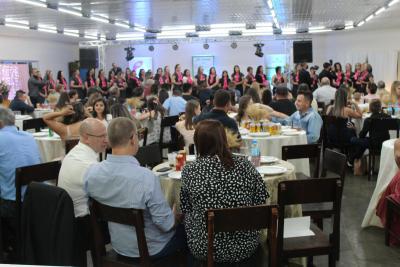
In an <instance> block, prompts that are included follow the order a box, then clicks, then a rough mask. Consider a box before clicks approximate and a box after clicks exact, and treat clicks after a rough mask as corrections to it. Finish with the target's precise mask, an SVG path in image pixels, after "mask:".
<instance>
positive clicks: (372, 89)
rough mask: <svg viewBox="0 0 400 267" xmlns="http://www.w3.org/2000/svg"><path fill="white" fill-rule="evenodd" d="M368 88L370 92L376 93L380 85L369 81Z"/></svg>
mask: <svg viewBox="0 0 400 267" xmlns="http://www.w3.org/2000/svg"><path fill="white" fill-rule="evenodd" d="M368 90H369V93H370V94H372V95H374V94H376V91H377V90H378V86H376V84H375V83H368Z"/></svg>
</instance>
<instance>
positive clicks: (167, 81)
mask: <svg viewBox="0 0 400 267" xmlns="http://www.w3.org/2000/svg"><path fill="white" fill-rule="evenodd" d="M163 81H164V84H165V87H166V88H168V90H171V87H172V77H171V72H170V71H169V67H168V66H165V67H164V75H163Z"/></svg>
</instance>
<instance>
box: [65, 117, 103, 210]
mask: <svg viewBox="0 0 400 267" xmlns="http://www.w3.org/2000/svg"><path fill="white" fill-rule="evenodd" d="M79 134H80V139H79V143H78V145H76V146H75V147H74V148H73V149H72V150H71V151H70V152H69V153H68V154H67V155H66V156H65V158H64V160H63V162H62V165H61V169H60V173H59V176H58V186H59V187H62V188H64V189H65V190H66V191H67V192H68V194H69V195H70V196H71V198H72V200H73V202H74V210H75V217H84V216H86V215H88V214H89V208H88V204H87V201H88V197H87V195H86V193H85V191H84V189H83V176H84V174H85V172H86V170H87V169H88V168H89V166H90V165H92V164H93V163H96V162H97V161H98V158H99V153H101V152H104V150H105V149H106V146H107V130H106V127H105V126H104V124H103V123H102V122H101V121H99V120H98V119H93V118H88V119H86V120H84V121H83V122H82V124H81V127H80V129H79Z"/></svg>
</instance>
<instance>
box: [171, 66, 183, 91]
mask: <svg viewBox="0 0 400 267" xmlns="http://www.w3.org/2000/svg"><path fill="white" fill-rule="evenodd" d="M182 80H183V74H182V72H181V65H179V64H176V65H175V72H174V74H173V75H172V83H173V84H174V88H182V83H183V82H182Z"/></svg>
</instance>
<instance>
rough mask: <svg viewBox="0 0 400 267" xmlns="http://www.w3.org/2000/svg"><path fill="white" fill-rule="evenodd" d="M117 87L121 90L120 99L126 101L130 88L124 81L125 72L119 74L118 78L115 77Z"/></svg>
mask: <svg viewBox="0 0 400 267" xmlns="http://www.w3.org/2000/svg"><path fill="white" fill-rule="evenodd" d="M115 85H116V86H117V87H118V89H119V93H120V97H121V98H122V99H125V98H126V88H127V87H128V85H127V83H126V81H125V79H124V75H123V72H118V73H117V77H115Z"/></svg>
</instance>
